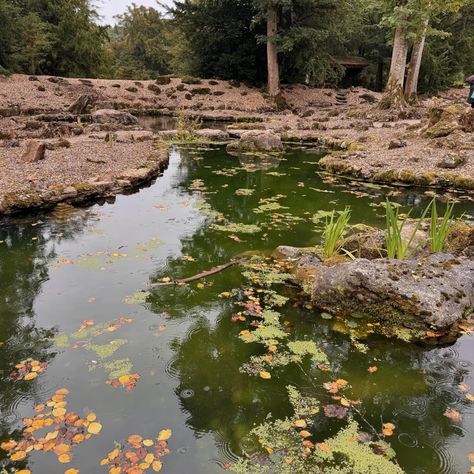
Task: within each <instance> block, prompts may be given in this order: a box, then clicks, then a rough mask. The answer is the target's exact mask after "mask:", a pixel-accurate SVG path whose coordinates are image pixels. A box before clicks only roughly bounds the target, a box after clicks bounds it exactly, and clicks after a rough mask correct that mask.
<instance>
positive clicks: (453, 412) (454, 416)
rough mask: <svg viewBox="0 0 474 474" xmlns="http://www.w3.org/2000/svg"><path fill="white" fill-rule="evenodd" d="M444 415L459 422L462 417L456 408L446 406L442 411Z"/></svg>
mask: <svg viewBox="0 0 474 474" xmlns="http://www.w3.org/2000/svg"><path fill="white" fill-rule="evenodd" d="M444 416H446V417H448V418H449V419H450V420H452V421H454V422H459V421H461V419H462V416H461V413H459V412H458V411H457V410H453V409H451V408H448V409H447V410H446V411H445V412H444Z"/></svg>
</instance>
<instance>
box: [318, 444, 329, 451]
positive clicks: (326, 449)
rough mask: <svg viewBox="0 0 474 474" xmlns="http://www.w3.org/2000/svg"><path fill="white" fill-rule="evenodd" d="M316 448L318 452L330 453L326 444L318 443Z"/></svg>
mask: <svg viewBox="0 0 474 474" xmlns="http://www.w3.org/2000/svg"><path fill="white" fill-rule="evenodd" d="M316 447H317V448H318V449H319V450H320V451H325V452H328V451H331V448H330V446H329V445H328V444H326V443H318V444H316Z"/></svg>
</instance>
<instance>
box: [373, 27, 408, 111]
mask: <svg viewBox="0 0 474 474" xmlns="http://www.w3.org/2000/svg"><path fill="white" fill-rule="evenodd" d="M407 56H408V40H407V38H406V36H405V31H404V30H403V29H402V28H397V29H396V30H395V40H394V42H393V52H392V63H391V65H390V73H389V76H388V81H387V86H386V88H385V93H384V96H383V98H382V101H381V103H380V106H381V107H382V108H384V109H389V108H391V107H397V108H403V107H404V106H405V105H406V101H405V97H404V95H403V84H404V82H405V69H406V64H407Z"/></svg>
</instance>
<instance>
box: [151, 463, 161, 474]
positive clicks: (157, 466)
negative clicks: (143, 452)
mask: <svg viewBox="0 0 474 474" xmlns="http://www.w3.org/2000/svg"><path fill="white" fill-rule="evenodd" d="M151 467H152V468H153V470H154V471H155V472H160V471H161V469H162V467H163V464H162V463H161V461H155V462H154V463H153V464H152V465H151Z"/></svg>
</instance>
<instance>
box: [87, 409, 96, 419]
mask: <svg viewBox="0 0 474 474" xmlns="http://www.w3.org/2000/svg"><path fill="white" fill-rule="evenodd" d="M86 418H87V421H95V420H96V419H97V415H96V414H95V413H94V412H92V411H91V412H90V413H88V414H87V417H86Z"/></svg>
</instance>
